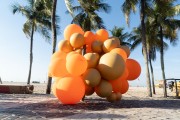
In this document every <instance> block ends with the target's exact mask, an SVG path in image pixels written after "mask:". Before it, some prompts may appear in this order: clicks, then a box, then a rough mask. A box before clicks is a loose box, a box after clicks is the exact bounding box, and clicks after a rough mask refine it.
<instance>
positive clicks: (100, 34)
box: [96, 29, 109, 42]
mask: <svg viewBox="0 0 180 120" xmlns="http://www.w3.org/2000/svg"><path fill="white" fill-rule="evenodd" d="M108 37H109V34H108V32H107V30H105V29H99V30H98V31H96V40H100V41H102V42H104V41H105V40H107V39H108Z"/></svg>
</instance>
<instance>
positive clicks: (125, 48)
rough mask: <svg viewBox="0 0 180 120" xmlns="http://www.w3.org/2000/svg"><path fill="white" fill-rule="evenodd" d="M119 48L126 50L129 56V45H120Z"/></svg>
mask: <svg viewBox="0 0 180 120" xmlns="http://www.w3.org/2000/svg"><path fill="white" fill-rule="evenodd" d="M120 48H121V49H123V50H124V51H125V52H126V54H127V57H129V55H130V49H129V47H128V46H120Z"/></svg>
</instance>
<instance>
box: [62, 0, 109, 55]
mask: <svg viewBox="0 0 180 120" xmlns="http://www.w3.org/2000/svg"><path fill="white" fill-rule="evenodd" d="M101 1H102V0H91V1H90V0H78V2H79V6H72V0H65V3H66V6H67V9H68V13H70V14H71V16H72V17H73V20H72V23H75V24H78V25H79V26H81V28H82V29H83V30H84V31H90V30H96V29H101V28H105V26H104V22H103V20H102V18H101V17H100V16H99V15H98V14H97V12H105V13H109V11H110V6H109V5H108V4H107V3H102V2H101ZM85 53H86V45H84V46H83V53H82V54H83V55H84V54H85Z"/></svg>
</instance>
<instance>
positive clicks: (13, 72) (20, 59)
mask: <svg viewBox="0 0 180 120" xmlns="http://www.w3.org/2000/svg"><path fill="white" fill-rule="evenodd" d="M123 1H124V0H114V1H113V2H112V0H105V2H107V3H108V4H109V5H110V6H111V7H112V8H111V12H110V13H109V14H105V13H99V15H100V17H102V19H103V20H104V23H105V26H106V28H107V30H111V29H112V28H113V27H114V26H118V27H124V28H125V31H126V32H130V31H131V30H132V29H133V27H137V26H138V25H139V24H140V19H139V13H138V11H137V13H136V14H132V15H131V18H130V26H129V27H128V26H127V24H126V22H125V17H124V14H123V13H122V11H121V5H122V2H123ZM16 2H18V3H20V4H21V5H26V1H25V0H3V1H2V0H1V1H0V15H1V16H0V18H1V21H0V77H1V79H2V81H14V82H26V81H27V78H28V71H29V52H30V40H29V38H27V37H26V35H25V34H24V33H23V31H22V27H23V24H24V23H25V21H26V19H25V17H24V16H22V15H21V14H15V15H13V14H12V9H11V5H12V4H13V3H16ZM176 3H179V4H180V0H177V2H176ZM66 10H67V9H66V6H65V3H64V1H63V0H58V5H57V15H59V16H60V23H59V25H60V27H61V28H60V32H61V33H60V34H59V35H58V42H59V41H60V40H63V30H64V29H65V27H66V26H67V25H69V24H70V23H71V20H72V18H71V16H70V15H69V14H66V13H65V11H66ZM177 18H178V19H180V17H177ZM178 34H179V40H180V32H179V33H178ZM167 43H169V42H168V41H167ZM141 49H142V46H139V47H138V48H137V49H135V50H134V51H133V52H131V55H130V58H132V59H135V60H137V61H138V62H139V63H140V65H141V68H142V72H141V75H140V77H139V78H138V79H137V80H135V81H132V82H130V85H134V86H146V78H145V76H146V75H145V72H146V71H145V64H144V58H143V56H142V52H141ZM179 51H180V43H179V42H178V44H177V45H176V46H175V47H173V46H171V45H170V46H169V49H168V50H167V51H165V55H164V61H165V73H166V78H180V68H179V67H180V54H179V53H178V52H179ZM51 53H52V46H51V44H49V43H47V42H46V41H45V40H44V39H43V38H42V36H40V35H39V34H38V33H35V35H34V44H33V54H34V57H33V66H32V76H31V81H40V82H44V81H45V82H46V81H47V71H48V65H49V62H50V57H51ZM159 57H160V54H159V53H157V59H156V61H155V62H153V67H154V75H155V80H156V82H157V80H161V79H162V73H161V66H160V59H159Z"/></svg>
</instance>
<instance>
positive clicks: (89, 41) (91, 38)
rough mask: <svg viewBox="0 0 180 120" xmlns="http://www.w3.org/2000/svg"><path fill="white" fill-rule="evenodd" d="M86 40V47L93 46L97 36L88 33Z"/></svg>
mask: <svg viewBox="0 0 180 120" xmlns="http://www.w3.org/2000/svg"><path fill="white" fill-rule="evenodd" d="M84 40H85V44H86V45H91V44H92V43H93V42H94V40H95V35H94V33H93V32H91V31H86V32H85V33H84Z"/></svg>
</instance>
